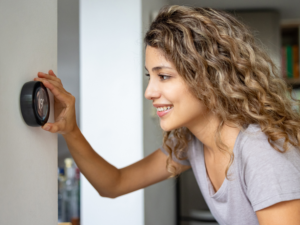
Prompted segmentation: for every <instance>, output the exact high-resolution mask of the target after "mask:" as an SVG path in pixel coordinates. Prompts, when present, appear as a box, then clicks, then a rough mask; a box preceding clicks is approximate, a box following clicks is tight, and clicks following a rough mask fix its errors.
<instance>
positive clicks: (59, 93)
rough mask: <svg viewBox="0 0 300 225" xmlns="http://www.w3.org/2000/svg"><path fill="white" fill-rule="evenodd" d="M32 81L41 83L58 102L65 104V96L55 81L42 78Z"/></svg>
mask: <svg viewBox="0 0 300 225" xmlns="http://www.w3.org/2000/svg"><path fill="white" fill-rule="evenodd" d="M34 80H35V81H40V82H42V83H43V84H44V86H45V87H46V88H48V89H49V90H50V91H51V92H52V93H53V95H54V96H55V97H56V98H57V99H58V100H60V101H61V102H63V103H66V100H67V99H66V95H65V94H64V92H63V90H64V89H61V88H60V84H57V83H56V82H55V81H52V80H47V79H43V78H34Z"/></svg>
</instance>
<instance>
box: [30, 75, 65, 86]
mask: <svg viewBox="0 0 300 225" xmlns="http://www.w3.org/2000/svg"><path fill="white" fill-rule="evenodd" d="M33 80H34V81H41V82H43V81H44V80H46V81H49V82H51V83H52V84H55V85H56V86H57V87H60V88H62V87H63V86H62V83H60V82H59V81H57V80H51V79H49V78H47V77H43V78H40V77H35V78H34V79H33Z"/></svg>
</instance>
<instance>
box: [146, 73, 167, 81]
mask: <svg viewBox="0 0 300 225" xmlns="http://www.w3.org/2000/svg"><path fill="white" fill-rule="evenodd" d="M145 76H147V77H148V80H150V74H149V73H146V74H145ZM158 76H159V77H160V80H168V79H170V76H167V75H163V74H158Z"/></svg>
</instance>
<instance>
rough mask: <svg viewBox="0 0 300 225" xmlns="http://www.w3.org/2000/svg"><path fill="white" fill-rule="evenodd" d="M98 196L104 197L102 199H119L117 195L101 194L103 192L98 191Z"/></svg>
mask: <svg viewBox="0 0 300 225" xmlns="http://www.w3.org/2000/svg"><path fill="white" fill-rule="evenodd" d="M98 194H99V195H100V196H101V197H104V198H111V199H114V198H117V197H119V195H117V194H115V193H103V192H99V191H98Z"/></svg>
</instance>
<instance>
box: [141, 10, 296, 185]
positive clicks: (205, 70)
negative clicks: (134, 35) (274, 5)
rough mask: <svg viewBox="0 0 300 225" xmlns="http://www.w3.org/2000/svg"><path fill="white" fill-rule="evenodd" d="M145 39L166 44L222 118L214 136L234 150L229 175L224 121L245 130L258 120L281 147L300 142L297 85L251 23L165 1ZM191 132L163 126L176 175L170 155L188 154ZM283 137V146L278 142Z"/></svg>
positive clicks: (193, 87) (188, 80) (272, 141)
mask: <svg viewBox="0 0 300 225" xmlns="http://www.w3.org/2000/svg"><path fill="white" fill-rule="evenodd" d="M144 42H145V44H146V46H151V47H156V48H158V49H160V50H162V52H163V54H164V56H165V57H166V59H167V60H170V61H171V62H173V63H174V65H175V67H176V70H177V71H178V73H179V74H180V76H182V78H183V79H184V80H185V82H186V83H187V85H188V87H189V89H190V91H191V92H192V93H193V94H194V95H195V96H196V97H197V98H198V99H199V100H200V101H202V102H203V103H204V104H205V106H206V107H207V108H208V109H209V110H210V111H211V112H212V113H214V114H215V115H217V117H218V118H219V119H220V121H221V122H220V124H219V126H218V128H217V130H216V133H215V140H216V145H217V146H218V148H219V149H220V151H223V152H225V153H228V154H229V155H230V162H229V164H228V166H227V168H226V171H225V176H226V178H227V179H228V177H227V171H228V169H229V167H230V166H231V164H232V162H233V159H234V154H233V153H229V151H228V150H229V148H228V147H227V146H226V145H225V144H224V143H223V142H222V140H221V136H220V131H221V129H222V127H223V125H224V124H228V123H230V124H234V126H235V127H238V128H239V129H241V130H242V131H244V129H245V128H246V127H247V126H248V125H249V124H253V123H254V124H259V125H260V127H261V129H262V131H263V132H264V133H265V134H266V135H267V137H268V142H269V143H270V145H271V146H272V147H273V148H274V149H276V150H277V151H279V152H286V151H287V150H288V143H290V144H291V145H293V146H295V147H299V146H300V143H299V140H300V129H299V128H300V115H299V113H298V112H297V110H295V108H296V107H299V106H300V104H299V102H300V101H298V100H296V99H294V98H293V96H292V88H291V87H289V86H287V84H286V82H285V80H284V79H283V78H282V76H281V73H280V69H279V68H277V66H276V65H275V64H274V62H273V61H272V60H271V59H270V57H269V56H268V55H267V54H266V52H265V50H264V48H263V46H259V45H258V44H257V43H258V42H255V38H254V35H253V34H252V32H251V30H250V29H249V27H248V26H246V25H245V24H243V23H241V22H240V21H238V20H237V19H236V18H235V17H234V16H232V15H231V14H229V13H227V12H224V11H221V10H215V9H212V8H207V7H205V8H200V7H187V6H178V5H171V6H164V7H163V8H161V10H160V11H159V13H158V15H157V17H156V19H155V20H154V21H153V22H152V24H151V26H150V29H149V31H148V32H147V33H146V35H145V38H144ZM295 106H296V107H295ZM171 136H172V138H175V140H176V145H175V146H172V147H173V149H172V148H171V146H170V144H169V143H168V140H169V139H170V137H171ZM191 136H192V134H191V132H190V131H189V130H188V129H187V128H185V127H181V128H179V129H175V130H172V131H167V132H164V137H163V146H164V147H165V149H166V150H167V151H168V152H169V157H168V160H167V169H168V171H169V172H170V173H171V174H172V175H171V177H172V176H176V175H177V174H178V173H179V170H178V169H177V168H175V167H174V166H171V163H170V162H171V160H172V157H171V155H172V153H174V155H175V157H176V158H178V159H183V158H182V155H183V154H182V153H185V151H186V149H187V145H188V143H189V141H190V140H191ZM281 138H284V143H283V151H282V150H280V149H279V148H278V147H277V146H276V145H275V143H276V141H277V140H279V139H281Z"/></svg>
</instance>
